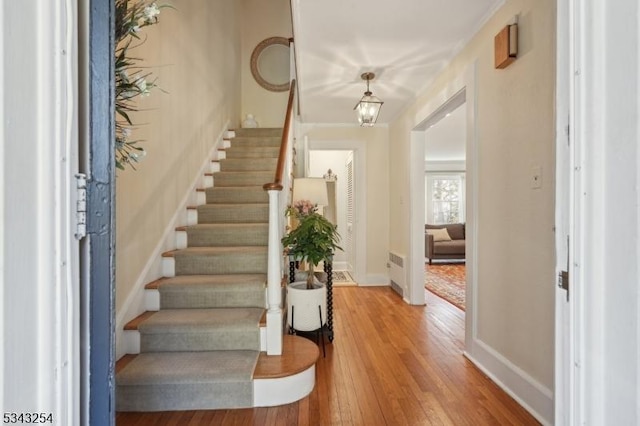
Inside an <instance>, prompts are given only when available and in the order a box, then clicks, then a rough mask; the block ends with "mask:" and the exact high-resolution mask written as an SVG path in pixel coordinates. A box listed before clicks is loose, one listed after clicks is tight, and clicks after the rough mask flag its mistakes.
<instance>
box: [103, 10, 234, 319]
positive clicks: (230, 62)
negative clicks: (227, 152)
mask: <svg viewBox="0 0 640 426" xmlns="http://www.w3.org/2000/svg"><path fill="white" fill-rule="evenodd" d="M173 3H174V4H175V6H176V10H171V9H162V13H161V14H160V23H159V24H157V25H155V26H153V27H148V28H146V29H144V31H145V34H146V36H147V39H146V42H145V43H144V44H143V45H142V46H141V47H140V48H138V49H136V50H135V51H134V53H135V55H136V56H139V57H141V58H144V60H145V64H146V65H149V66H151V68H150V71H151V72H153V74H154V75H155V76H157V77H158V84H159V86H160V87H161V88H162V89H163V90H164V91H166V92H167V93H162V92H161V91H159V90H155V91H154V92H153V93H152V94H151V95H150V96H149V97H147V98H144V99H141V100H140V102H139V103H138V106H139V108H140V109H141V110H142V109H144V110H146V111H145V112H139V113H136V114H134V115H133V120H134V122H136V123H140V124H141V125H140V127H139V129H138V131H136V132H135V134H134V136H135V137H136V138H140V139H143V140H144V142H143V143H142V144H141V146H143V147H144V148H145V149H146V151H147V153H148V154H147V157H146V159H145V160H144V161H143V162H142V163H140V164H139V165H138V166H137V169H138V170H137V171H133V170H126V171H124V172H122V171H119V172H118V174H117V175H118V176H117V180H116V186H117V193H116V208H117V211H116V223H117V225H116V256H117V257H116V281H117V293H116V299H117V300H116V307H117V309H118V310H119V309H120V308H122V305H123V303H124V301H125V300H126V298H127V297H128V296H129V295H130V293H131V291H132V287H133V286H134V284H135V283H136V280H138V279H140V275H141V273H142V272H143V268H144V267H145V265H146V264H147V262H148V260H149V258H150V257H151V255H152V252H153V251H154V249H155V247H156V246H157V245H158V242H159V241H161V240H162V236H163V233H164V231H165V229H166V228H167V226H168V224H169V223H170V221H171V219H172V217H173V216H174V214H175V212H176V210H177V208H178V206H179V205H180V203H181V201H182V200H183V199H184V197H185V195H186V194H188V193H189V190H190V185H191V184H192V183H193V182H194V180H195V179H196V177H197V175H198V172H199V170H200V168H201V166H202V164H203V163H204V161H205V160H206V158H207V155H208V154H209V152H210V150H211V148H212V146H213V145H214V144H215V142H216V140H217V138H218V137H219V135H220V134H221V132H222V131H223V130H224V129H225V125H226V124H227V123H235V122H237V121H238V120H239V113H240V102H239V100H240V77H239V74H238V72H237V70H238V69H239V67H240V58H241V46H240V26H239V15H240V6H239V3H238V2H236V1H234V0H220V1H210V0H190V1H188V2H177V1H174V2H173Z"/></svg>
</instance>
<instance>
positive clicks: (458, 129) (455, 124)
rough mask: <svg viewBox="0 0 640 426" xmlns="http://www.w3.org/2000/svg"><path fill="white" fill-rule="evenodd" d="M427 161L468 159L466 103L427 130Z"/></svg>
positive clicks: (425, 152)
mask: <svg viewBox="0 0 640 426" xmlns="http://www.w3.org/2000/svg"><path fill="white" fill-rule="evenodd" d="M425 139H426V144H425V150H424V157H425V158H424V159H425V161H429V162H431V161H440V162H444V161H464V160H465V159H466V141H467V112H466V107H465V105H464V104H462V105H461V106H459V107H458V108H456V109H455V110H454V111H453V112H451V113H449V114H448V115H447V116H445V117H443V118H442V119H441V120H440V121H438V122H437V123H435V124H434V125H433V126H432V127H429V128H428V129H427V131H426V132H425Z"/></svg>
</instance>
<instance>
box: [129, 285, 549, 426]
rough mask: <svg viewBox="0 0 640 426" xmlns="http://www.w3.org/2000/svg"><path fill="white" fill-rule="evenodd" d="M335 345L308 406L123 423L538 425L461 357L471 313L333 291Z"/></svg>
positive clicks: (391, 296)
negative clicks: (467, 315) (466, 322)
mask: <svg viewBox="0 0 640 426" xmlns="http://www.w3.org/2000/svg"><path fill="white" fill-rule="evenodd" d="M334 315H335V317H334V318H335V319H334V328H335V340H334V343H333V344H329V345H327V356H326V358H322V357H321V358H320V360H319V361H318V364H317V382H316V387H315V389H314V390H313V392H312V393H311V394H310V395H309V396H308V397H306V398H304V399H303V400H301V401H299V402H296V403H293V404H289V405H285V406H280V407H272V408H256V409H244V410H215V411H184V412H163V413H118V414H117V416H116V423H117V425H118V426H128V425H137V426H142V425H194V426H195V425H537V424H538V422H536V420H535V419H534V418H533V417H532V416H531V415H529V414H528V413H527V412H526V411H525V410H524V409H523V408H522V407H520V406H519V405H518V404H517V403H516V402H515V401H514V400H513V399H512V398H511V397H509V396H508V395H507V394H506V393H504V392H503V391H502V390H500V389H499V388H498V387H497V386H496V385H495V384H494V383H493V382H492V381H491V380H489V379H488V378H487V377H486V376H485V375H484V374H483V373H482V372H481V371H479V370H478V369H477V368H475V367H474V366H473V364H471V362H469V361H468V360H467V359H466V358H464V357H463V356H462V350H463V345H464V312H462V311H461V310H459V309H458V308H456V307H454V306H453V305H450V304H449V303H447V302H445V301H443V300H442V299H440V298H438V297H437V296H434V295H432V294H431V293H429V292H427V307H417V306H409V305H407V304H405V303H404V302H403V301H402V300H401V299H400V297H399V296H397V295H396V294H395V293H394V292H393V291H392V290H391V289H390V288H388V287H369V288H366V287H365V288H363V287H341V288H336V289H334Z"/></svg>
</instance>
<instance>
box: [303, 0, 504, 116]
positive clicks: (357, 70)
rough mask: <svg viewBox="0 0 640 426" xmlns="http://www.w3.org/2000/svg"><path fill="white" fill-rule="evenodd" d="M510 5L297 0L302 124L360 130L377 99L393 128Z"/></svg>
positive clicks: (479, 0)
mask: <svg viewBox="0 0 640 426" xmlns="http://www.w3.org/2000/svg"><path fill="white" fill-rule="evenodd" d="M502 3H504V0H396V1H389V0H368V1H363V0H321V1H319V0H292V8H293V19H294V39H295V43H296V53H297V69H298V73H299V74H298V84H299V93H300V105H301V113H302V121H303V122H306V123H354V122H355V121H356V118H355V112H354V111H353V107H354V106H355V104H356V103H357V102H358V101H359V100H360V98H361V97H362V96H363V94H364V91H365V89H366V83H365V81H363V80H362V79H361V78H360V75H361V74H362V73H363V72H366V71H373V72H375V74H376V78H375V80H373V81H372V82H371V85H370V86H371V91H372V92H373V94H374V95H375V96H377V97H379V98H380V99H381V100H382V101H384V105H383V106H382V110H381V112H380V117H379V118H378V123H388V122H390V121H392V120H393V119H394V118H395V117H396V116H397V115H398V114H399V113H400V112H401V111H402V109H404V108H405V107H406V105H408V104H409V103H410V102H411V101H412V100H413V99H415V98H416V96H417V95H419V94H420V93H421V92H422V91H424V90H425V89H426V88H427V86H428V84H429V83H430V82H431V81H432V80H433V78H434V77H435V76H436V75H437V74H438V72H440V71H441V70H442V69H443V68H444V67H445V66H446V64H447V63H448V62H449V61H450V60H451V58H452V57H453V56H454V55H455V54H456V53H457V52H458V51H459V50H460V49H461V48H462V47H463V46H464V45H465V44H466V43H467V42H468V41H469V40H470V39H471V38H472V36H473V35H474V34H475V32H476V31H477V30H478V29H480V27H481V26H482V25H483V24H484V23H485V22H486V20H487V19H488V18H489V17H490V16H491V15H492V14H493V13H494V11H495V10H496V9H497V8H498V7H499V6H500V5H501V4H502Z"/></svg>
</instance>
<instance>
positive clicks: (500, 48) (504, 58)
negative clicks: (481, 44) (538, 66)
mask: <svg viewBox="0 0 640 426" xmlns="http://www.w3.org/2000/svg"><path fill="white" fill-rule="evenodd" d="M494 42H495V66H496V68H499V69H502V68H506V67H508V66H509V64H511V63H512V62H513V61H515V60H516V58H517V56H518V24H511V25H507V26H506V27H504V28H503V29H502V30H500V32H499V33H498V34H497V35H496V37H495V40H494Z"/></svg>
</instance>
